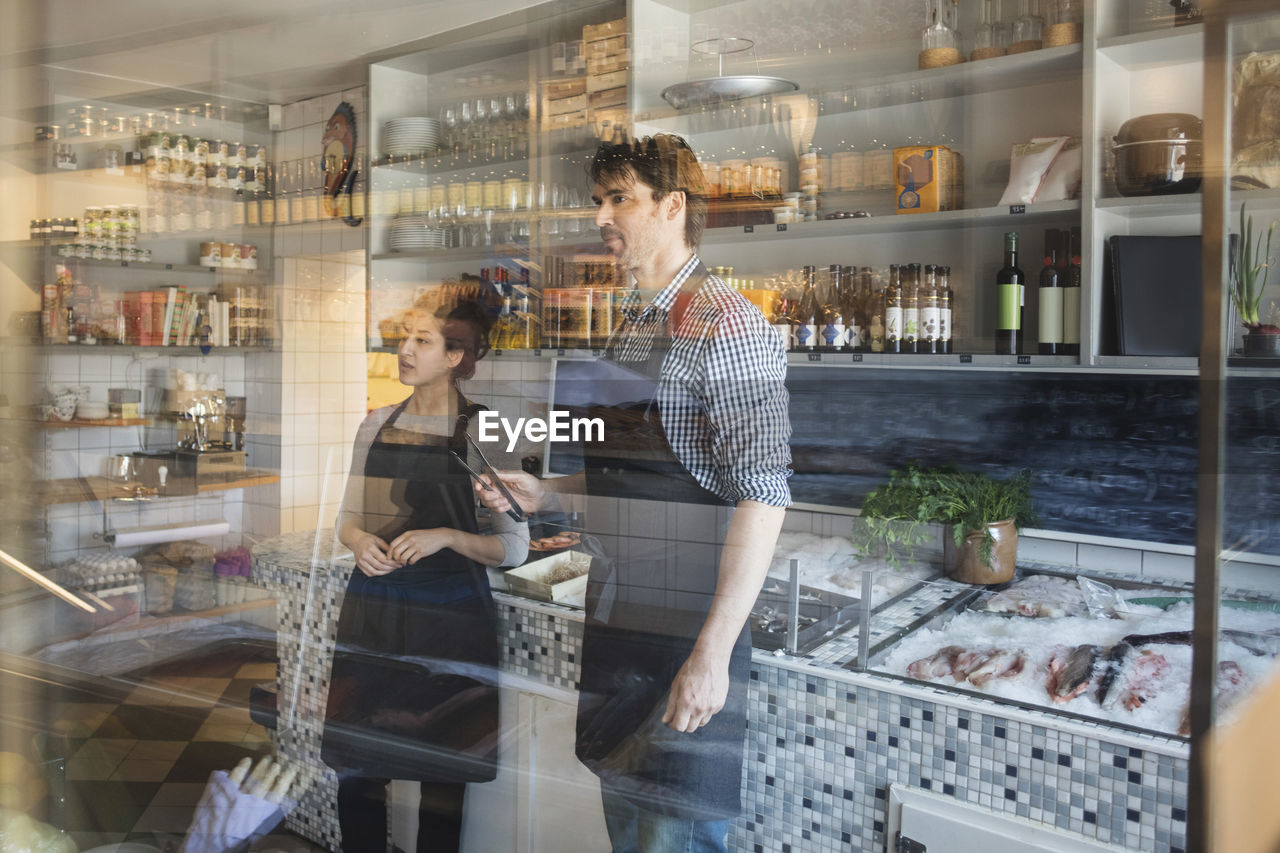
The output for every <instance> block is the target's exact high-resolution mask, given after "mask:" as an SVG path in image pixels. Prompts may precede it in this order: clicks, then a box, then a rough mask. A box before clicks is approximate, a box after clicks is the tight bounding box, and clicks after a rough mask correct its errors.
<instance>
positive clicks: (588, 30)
mask: <svg viewBox="0 0 1280 853" xmlns="http://www.w3.org/2000/svg"><path fill="white" fill-rule="evenodd" d="M626 31H627V19H626V18H619V19H618V20H616V21H606V22H605V23H603V24H587V25H586V26H585V27H583V28H582V40H583V41H595V40H596V39H603V38H609V37H611V36H617V35H622V34H623V33H625V32H626Z"/></svg>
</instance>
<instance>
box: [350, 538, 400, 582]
mask: <svg viewBox="0 0 1280 853" xmlns="http://www.w3.org/2000/svg"><path fill="white" fill-rule="evenodd" d="M389 550H390V546H389V545H387V543H386V541H385V540H383V539H382V537H380V536H374V535H373V534H372V533H364V534H362V535H361V536H360V538H359V539H357V540H356V542H355V544H354V545H352V546H351V553H352V554H354V555H355V558H356V567H357V568H358V569H360V571H362V572H364V573H365V574H366V575H367V576H369V577H371V578H376V577H380V576H381V575H388V574H391V573H392V572H394V571H395V570H396V569H398V568H400V567H401V566H403V565H404V563H401V562H397V561H396V560H394V559H392V558H391V557H390V556H389V555H388V554H387V552H388V551H389Z"/></svg>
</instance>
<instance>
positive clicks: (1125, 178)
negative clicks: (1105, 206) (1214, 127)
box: [1114, 113, 1203, 196]
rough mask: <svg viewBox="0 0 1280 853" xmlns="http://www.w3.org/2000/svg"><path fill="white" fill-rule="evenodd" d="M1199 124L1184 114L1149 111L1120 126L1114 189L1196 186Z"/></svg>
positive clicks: (1135, 192)
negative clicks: (1150, 112)
mask: <svg viewBox="0 0 1280 853" xmlns="http://www.w3.org/2000/svg"><path fill="white" fill-rule="evenodd" d="M1202 135H1203V133H1202V123H1201V121H1200V119H1199V118H1197V117H1196V116H1193V115H1190V114H1188V113H1153V114H1151V115H1145V116H1138V117H1137V118H1131V119H1129V120H1128V121H1126V122H1125V123H1124V124H1122V125H1121V126H1120V131H1119V132H1118V133H1117V134H1116V137H1115V141H1116V145H1115V148H1114V151H1115V157H1116V189H1117V190H1118V191H1119V192H1120V194H1121V195H1123V196H1140V195H1172V194H1177V193H1193V192H1195V191H1196V190H1198V189H1200V178H1201V175H1202V174H1203V167H1202V165H1201V163H1202V159H1203V154H1202V151H1203V144H1202V142H1201V138H1202Z"/></svg>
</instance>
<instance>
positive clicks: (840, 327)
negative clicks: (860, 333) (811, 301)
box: [819, 264, 846, 352]
mask: <svg viewBox="0 0 1280 853" xmlns="http://www.w3.org/2000/svg"><path fill="white" fill-rule="evenodd" d="M840 272H841V271H840V265H839V264H832V265H831V266H830V267H828V268H827V284H826V287H824V288H822V290H821V293H822V297H821V303H822V326H821V327H820V328H821V333H820V335H819V338H820V340H819V349H821V350H822V351H823V352H839V351H840V350H842V349H844V344H845V330H846V329H845V324H844V311H843V310H842V309H841V307H840V294H841V293H842V291H843V290H844V285H843V283H842V282H841V279H840Z"/></svg>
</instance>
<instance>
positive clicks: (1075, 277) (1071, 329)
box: [1062, 227, 1082, 355]
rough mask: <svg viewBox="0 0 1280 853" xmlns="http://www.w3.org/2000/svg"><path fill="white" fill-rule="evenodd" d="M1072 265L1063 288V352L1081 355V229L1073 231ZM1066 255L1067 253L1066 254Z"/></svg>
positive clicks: (1068, 267) (1067, 271) (1067, 272)
mask: <svg viewBox="0 0 1280 853" xmlns="http://www.w3.org/2000/svg"><path fill="white" fill-rule="evenodd" d="M1070 246H1071V248H1070V254H1069V257H1070V263H1069V264H1068V266H1067V269H1066V275H1064V276H1063V286H1062V294H1063V295H1062V352H1063V353H1064V354H1065V355H1079V354H1080V277H1081V273H1082V271H1081V269H1080V229H1079V228H1078V227H1076V228H1072V229H1071V243H1070ZM1064 254H1065V253H1064Z"/></svg>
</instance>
